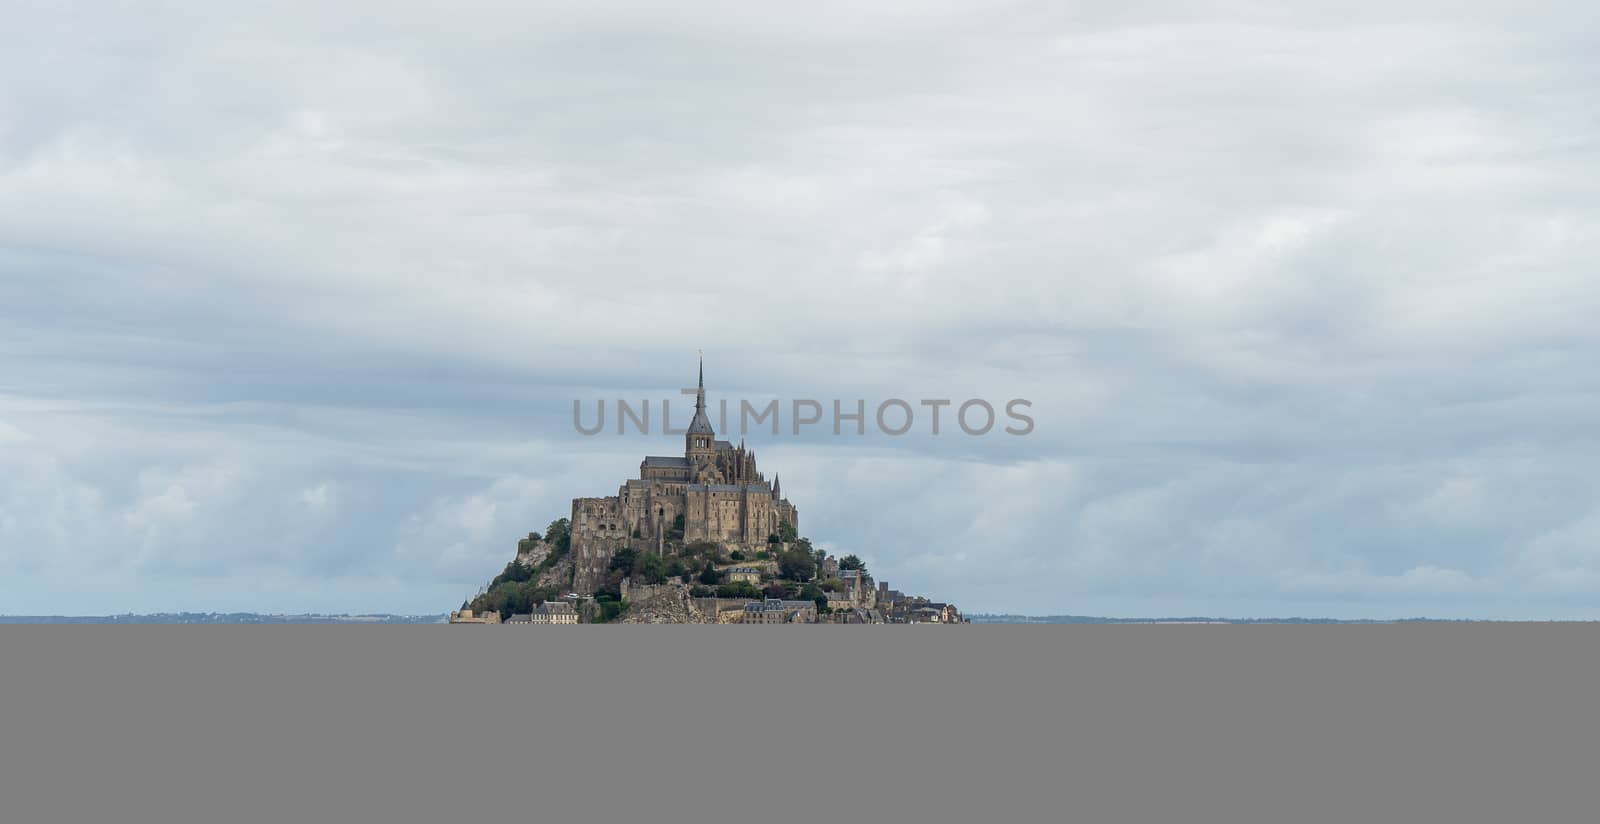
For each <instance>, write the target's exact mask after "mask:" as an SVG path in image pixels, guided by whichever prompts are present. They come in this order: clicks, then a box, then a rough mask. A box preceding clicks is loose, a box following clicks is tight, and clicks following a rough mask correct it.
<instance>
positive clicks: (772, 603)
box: [743, 598, 817, 624]
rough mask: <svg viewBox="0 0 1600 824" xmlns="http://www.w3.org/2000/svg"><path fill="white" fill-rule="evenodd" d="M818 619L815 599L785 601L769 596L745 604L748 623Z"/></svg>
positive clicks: (788, 622)
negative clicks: (765, 598)
mask: <svg viewBox="0 0 1600 824" xmlns="http://www.w3.org/2000/svg"><path fill="white" fill-rule="evenodd" d="M816 620H817V604H816V602H815V601H784V600H779V599H777V598H768V599H767V600H765V601H751V602H750V603H748V604H745V605H744V619H743V622H744V623H746V624H811V623H815V622H816Z"/></svg>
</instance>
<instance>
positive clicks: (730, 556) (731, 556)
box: [728, 549, 744, 561]
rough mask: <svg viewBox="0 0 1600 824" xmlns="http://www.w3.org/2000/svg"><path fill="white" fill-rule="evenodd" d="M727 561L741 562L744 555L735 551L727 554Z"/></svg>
mask: <svg viewBox="0 0 1600 824" xmlns="http://www.w3.org/2000/svg"><path fill="white" fill-rule="evenodd" d="M728 560H730V561H743V560H744V553H743V552H740V551H739V550H737V549H736V550H734V551H733V552H730V553H728Z"/></svg>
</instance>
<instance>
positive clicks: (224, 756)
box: [0, 624, 1600, 824]
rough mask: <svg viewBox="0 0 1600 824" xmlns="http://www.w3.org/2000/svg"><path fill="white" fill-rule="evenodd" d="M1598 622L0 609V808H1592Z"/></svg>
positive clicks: (1494, 818)
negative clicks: (416, 618)
mask: <svg viewBox="0 0 1600 824" xmlns="http://www.w3.org/2000/svg"><path fill="white" fill-rule="evenodd" d="M1597 653H1600V628H1596V627H1595V626H1591V625H1555V624H1551V625H1537V624H1529V625H1488V624H1473V625H1395V626H1364V627H1340V626H1251V627H1234V626H1091V627H1074V626H964V627H900V626H884V627H848V626H840V627H700V626H694V627H688V626H678V627H609V626H580V627H531V628H530V627H511V626H501V627H476V626H363V627H349V626H270V627H247V626H176V627H174V626H28V627H0V821H4V822H18V824H36V823H37V822H72V824H81V823H82V822H98V821H115V822H138V821H152V822H257V821H259V822H298V821H304V822H364V821H384V822H412V821H417V822H491V821H492V822H501V821H530V822H535V821H536V822H543V821H597V822H624V821H644V820H649V821H655V820H661V821H880V820H881V821H904V820H918V821H929V822H945V821H953V822H989V821H1088V822H1110V821H1117V822H1120V821H1127V822H1140V824H1151V822H1164V821H1174V822H1194V821H1226V822H1255V821H1262V822H1324V821H1326V822H1357V821H1374V822H1418V821H1447V822H1476V821H1483V822H1562V821H1573V822H1592V821H1595V820H1600V803H1597V802H1600V760H1597V755H1600V707H1597V701H1596V698H1597V696H1600V689H1597V685H1600V654H1597Z"/></svg>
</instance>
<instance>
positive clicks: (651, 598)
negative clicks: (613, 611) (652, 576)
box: [618, 584, 717, 624]
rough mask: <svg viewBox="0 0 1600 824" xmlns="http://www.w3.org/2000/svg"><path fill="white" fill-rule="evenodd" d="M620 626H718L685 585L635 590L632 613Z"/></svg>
mask: <svg viewBox="0 0 1600 824" xmlns="http://www.w3.org/2000/svg"><path fill="white" fill-rule="evenodd" d="M618 623H623V624H715V623H717V617H716V616H715V615H711V616H707V615H705V614H704V613H702V612H701V611H700V608H699V607H698V606H696V605H695V599H693V598H690V597H689V588H688V587H686V586H683V585H681V584H662V585H659V586H649V587H647V586H639V587H632V588H630V591H629V601H628V611H627V613H625V614H624V615H623V616H622V620H621V621H619V622H618Z"/></svg>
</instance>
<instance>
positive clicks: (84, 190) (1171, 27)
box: [0, 2, 1600, 617]
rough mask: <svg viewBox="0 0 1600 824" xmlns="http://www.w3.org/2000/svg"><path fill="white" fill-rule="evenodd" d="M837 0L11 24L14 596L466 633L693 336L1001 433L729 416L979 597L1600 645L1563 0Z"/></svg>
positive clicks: (1575, 142) (605, 473)
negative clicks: (1559, 619) (590, 412)
mask: <svg viewBox="0 0 1600 824" xmlns="http://www.w3.org/2000/svg"><path fill="white" fill-rule="evenodd" d="M869 5H870V8H865V7H863V5H862V4H859V3H848V4H846V3H839V4H824V5H823V6H817V7H812V6H808V7H807V8H806V9H804V10H800V9H798V8H797V9H795V10H792V11H783V12H768V11H757V10H752V9H747V8H745V7H743V6H737V5H734V6H722V5H718V4H701V5H697V6H694V7H692V8H690V9H688V10H681V9H680V10H674V11H673V12H672V13H670V14H669V13H666V12H665V11H662V10H658V9H655V8H653V7H651V6H649V5H648V4H639V5H608V4H592V3H585V4H575V5H573V6H570V7H561V6H555V5H545V4H541V5H540V7H539V8H537V9H533V8H521V7H513V6H506V5H503V4H487V3H485V4H480V3H467V4H456V5H453V6H452V7H451V8H450V9H448V10H445V9H441V8H435V7H432V6H431V5H428V4H411V3H399V4H395V3H389V4H382V5H381V6H370V7H366V8H360V7H345V8H342V9H338V10H332V9H327V8H324V7H323V4H286V3H281V2H279V3H271V4H261V5H259V6H255V7H233V8H230V9H228V10H227V11H226V12H225V13H224V12H223V11H221V10H213V9H211V8H210V7H208V6H206V5H204V4H193V5H191V6H188V7H182V6H166V7H163V9H161V10H159V11H151V10H148V9H134V8H132V7H121V6H114V5H107V6H105V7H97V8H93V9H91V8H87V7H69V6H64V5H59V4H52V5H48V6H30V7H27V8H23V9H18V10H13V11H11V12H10V13H9V17H8V25H7V26H6V28H5V31H4V32H3V33H0V44H3V46H4V47H3V48H0V78H4V79H0V611H6V612H38V611H49V612H61V611H69V612H104V611H113V610H121V609H141V610H154V609H180V608H197V609H198V608H208V609H209V608H216V609H231V608H239V609H262V610H277V609H300V608H306V609H330V610H345V609H350V610H360V609H384V610H433V609H443V608H445V607H446V606H449V605H451V604H453V603H455V602H456V601H458V600H459V598H460V597H462V596H464V595H466V594H468V593H469V592H470V590H471V589H472V588H473V587H475V586H476V585H477V584H479V583H481V582H482V581H483V580H485V579H486V578H487V577H488V575H489V574H490V573H492V572H493V571H494V569H495V568H496V567H498V566H499V565H500V564H501V563H503V561H504V559H505V558H506V557H508V555H509V552H510V550H511V547H512V545H513V542H514V540H515V538H516V537H517V536H518V535H520V534H522V533H525V532H527V531H529V530H533V529H540V528H542V527H543V524H544V523H545V522H546V521H548V520H550V519H551V518H554V517H556V516H558V515H561V514H563V512H564V511H565V509H566V501H567V499H568V498H570V497H571V496H573V495H579V494H603V493H606V492H609V491H610V490H611V489H612V488H614V486H615V484H616V483H617V481H618V479H619V478H620V477H622V476H623V475H624V474H625V473H627V472H629V471H631V470H632V468H633V467H634V466H635V464H636V462H637V456H638V455H639V454H641V453H642V452H644V451H647V450H648V451H660V450H661V449H663V448H670V447H669V446H667V445H665V444H661V443H654V442H651V441H647V440H644V439H640V438H616V437H606V438H595V439H585V438H580V437H578V436H576V435H575V434H573V433H572V432H571V430H570V425H569V414H570V403H571V400H572V399H573V398H575V397H582V398H599V397H604V398H616V397H628V398H644V397H650V398H661V397H670V396H672V394H673V393H674V392H675V390H676V388H677V386H678V385H679V384H681V383H682V382H684V381H687V380H688V379H689V377H690V375H689V373H690V370H691V369H692V356H693V352H694V350H695V349H697V348H705V349H706V350H707V352H708V357H709V358H710V366H709V369H710V374H711V381H712V385H713V392H714V394H726V395H730V396H733V397H739V396H745V397H752V398H754V397H768V396H782V397H795V396H817V397H824V398H831V397H843V398H847V399H849V398H855V397H863V398H867V399H869V401H871V400H872V399H878V398H883V397H888V396H902V397H912V398H917V397H939V396H957V397H965V396H981V397H988V398H992V399H1004V398H1009V397H1018V396H1021V397H1028V398H1031V399H1033V400H1034V401H1035V407H1034V412H1035V415H1036V417H1037V419H1038V421H1039V426H1038V430H1037V431H1036V432H1035V433H1034V435H1032V436H1030V437H1028V438H1023V439H1006V438H988V439H983V440H963V439H961V438H938V439H930V438H926V437H908V438H905V439H885V438H868V439H865V440H860V441H856V440H839V441H836V440H833V439H831V438H811V439H806V440H805V441H803V442H787V441H784V442H776V443H774V442H770V440H771V439H762V438H757V437H755V436H752V441H755V442H756V443H757V448H758V449H759V450H761V454H762V457H763V464H764V466H766V467H767V468H769V471H770V470H772V469H776V470H778V471H780V472H782V473H783V476H784V480H785V489H786V490H787V491H789V492H790V493H791V495H792V496H793V497H794V498H796V499H797V501H798V502H799V503H800V505H801V507H802V510H803V512H804V513H805V517H806V519H807V530H806V531H807V532H808V533H810V534H811V535H812V537H813V538H815V539H817V540H819V541H821V542H823V543H826V544H829V545H832V546H835V547H837V548H839V549H841V550H845V551H855V552H858V553H859V554H862V555H863V556H864V557H867V558H868V559H869V560H870V561H871V562H872V565H873V567H874V569H875V570H876V571H878V572H879V573H880V574H882V575H886V576H888V577H889V578H891V580H893V581H894V582H895V584H896V585H903V586H905V587H907V588H913V589H925V590H928V591H931V592H936V593H938V594H943V595H948V596H950V597H952V598H955V599H957V600H958V601H959V602H961V603H962V604H963V605H964V606H967V607H968V608H971V609H1019V610H1028V611H1034V612H1044V611H1057V612H1066V611H1071V612H1109V613H1119V614H1165V613H1172V612H1205V613H1213V614H1263V613H1272V614H1286V613H1300V614H1310V613H1319V614H1336V615H1351V616H1383V615H1406V614H1415V613H1427V614H1436V615H1495V616H1531V617H1545V616H1594V615H1596V613H1597V607H1596V604H1597V596H1600V544H1597V543H1596V536H1597V532H1596V529H1595V523H1596V519H1597V518H1600V510H1597V508H1596V505H1595V504H1594V501H1596V500H1600V495H1597V494H1596V493H1597V492H1600V489H1597V484H1596V482H1595V481H1594V480H1593V478H1592V475H1593V473H1592V472H1590V471H1589V469H1588V468H1589V467H1590V466H1591V465H1592V464H1593V463H1594V461H1595V459H1596V457H1597V447H1596V443H1595V437H1594V425H1593V423H1592V422H1593V421H1594V420H1595V417H1596V416H1595V413H1596V411H1597V410H1596V406H1597V404H1596V397H1597V396H1596V392H1597V386H1596V379H1595V377H1593V375H1594V370H1593V369H1592V367H1591V364H1592V363H1593V361H1594V360H1595V356H1596V354H1597V353H1600V339H1597V335H1596V333H1595V331H1594V329H1593V325H1592V324H1591V323H1590V322H1589V318H1591V317H1593V316H1595V314H1596V311H1597V310H1600V299H1597V298H1596V294H1597V293H1596V291H1595V290H1594V289H1593V288H1592V286H1591V283H1592V281H1593V274H1592V271H1593V265H1592V263H1591V261H1592V260H1594V259H1595V257H1596V253H1597V252H1600V248H1597V247H1600V243H1597V236H1596V231H1595V228H1594V227H1595V225H1596V224H1595V218H1596V208H1597V201H1596V198H1595V195H1594V191H1593V187H1592V185H1591V184H1590V183H1589V180H1590V179H1591V178H1592V177H1593V173H1592V171H1593V168H1594V165H1595V162H1596V154H1597V150H1600V134H1597V131H1596V123H1597V122H1600V117H1597V116H1600V111H1597V104H1596V102H1595V98H1594V95H1593V93H1592V89H1593V88H1595V87H1596V85H1597V84H1600V58H1597V57H1596V56H1595V54H1594V51H1593V49H1592V48H1591V47H1590V44H1588V43H1587V42H1586V40H1587V32H1588V31H1589V30H1591V29H1592V26H1589V25H1587V23H1589V22H1592V20H1589V19H1588V18H1589V16H1590V14H1591V13H1590V12H1589V10H1588V8H1587V6H1585V5H1584V4H1578V3H1572V4H1544V5H1542V6H1541V7H1540V8H1538V9H1528V8H1523V7H1518V6H1513V5H1510V4H1493V3H1489V4H1468V5H1463V4H1459V3H1452V4H1442V3H1438V4H1435V3H1412V4H1402V6H1400V7H1397V6H1395V5H1394V4H1392V3H1385V4H1341V5H1340V6H1339V7H1337V8H1321V7H1318V6H1317V5H1316V4H1308V5H1307V6H1306V7H1304V8H1300V9H1293V10H1283V11H1274V10H1266V9H1263V8H1260V7H1257V6H1255V5H1253V4H1232V3H1215V4H1205V5H1203V6H1202V7H1198V8H1188V9H1182V10H1180V9H1177V8H1167V7H1165V6H1164V4H1148V5H1142V6H1141V5H1140V4H1134V5H1132V6H1128V5H1126V4H1121V5H1117V6H1114V7H1112V6H1108V7H1106V8H1103V9H1098V10H1095V9H1089V10H1085V9H1081V8H1068V7H1064V6H1061V5H1060V4H1031V3H999V4H977V3H940V4H929V3H925V2H919V3H914V4H913V3H902V4H892V3H889V4H869ZM663 375H666V376H674V375H681V376H682V378H681V379H675V378H671V377H668V378H663V377H661V376H663Z"/></svg>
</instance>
